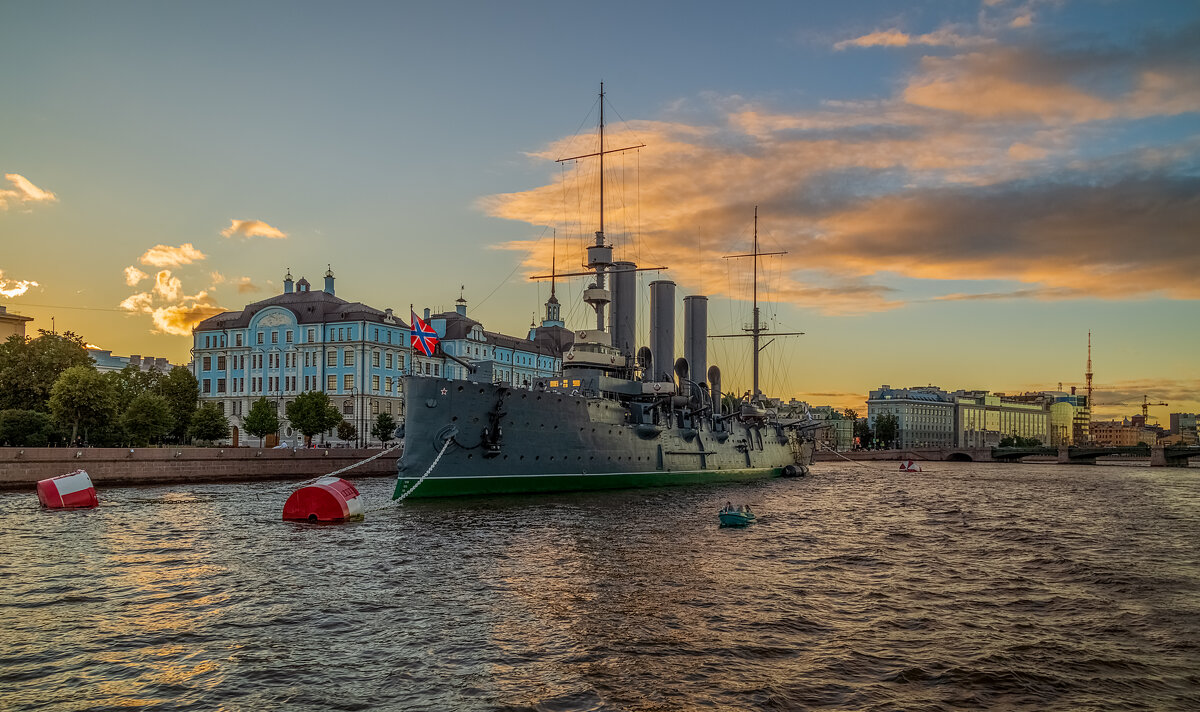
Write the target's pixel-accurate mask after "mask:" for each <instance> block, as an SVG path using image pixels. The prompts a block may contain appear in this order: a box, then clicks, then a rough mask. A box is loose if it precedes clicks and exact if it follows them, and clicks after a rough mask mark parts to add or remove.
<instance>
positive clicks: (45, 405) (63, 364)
mask: <svg viewBox="0 0 1200 712" xmlns="http://www.w3.org/2000/svg"><path fill="white" fill-rule="evenodd" d="M38 333H39V334H40V336H38V337H37V338H29V337H27V336H25V337H23V336H19V335H16V334H14V335H12V336H10V337H9V338H8V340H6V341H5V342H4V343H3V344H0V408H3V409H7V408H19V409H23V410H38V411H42V412H46V411H48V410H49V409H50V389H51V388H53V387H54V383H55V382H56V381H57V380H58V377H59V376H60V375H62V373H63V372H64V371H66V370H67V369H69V368H71V367H73V366H91V365H92V357H91V356H89V355H88V352H87V349H86V348H85V347H84V341H83V339H82V338H81V337H80V336H78V335H76V334H75V333H74V332H71V331H64V332H63V333H61V334H57V333H52V332H49V331H46V330H45V329H38Z"/></svg>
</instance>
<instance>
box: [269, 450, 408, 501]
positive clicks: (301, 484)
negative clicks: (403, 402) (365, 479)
mask: <svg viewBox="0 0 1200 712" xmlns="http://www.w3.org/2000/svg"><path fill="white" fill-rule="evenodd" d="M400 445H401V443H399V442H397V443H396V444H395V445H393V446H391V447H389V448H387V449H386V450H380V451H379V452H377V453H375V454H374V455H372V456H370V457H368V458H367V459H365V460H359V461H358V462H355V463H353V464H350V465H346V466H345V467H343V468H342V469H340V470H334V471H333V472H330V473H329V474H327V475H317V476H316V477H310V478H309V479H307V480H304V481H303V482H298V483H296V484H294V485H288V487H291V488H292V489H300V488H301V487H304V486H305V485H311V484H312V483H314V482H316V481H317V480H319V479H321V478H323V477H336V476H338V475H340V474H342V473H343V472H349V471H350V470H353V469H354V468H356V467H359V466H361V465H365V464H367V463H368V462H371V461H372V460H377V459H379V458H381V457H383V456H384V455H386V454H388V453H389V452H391V451H392V450H395V449H396V448H398V447H400Z"/></svg>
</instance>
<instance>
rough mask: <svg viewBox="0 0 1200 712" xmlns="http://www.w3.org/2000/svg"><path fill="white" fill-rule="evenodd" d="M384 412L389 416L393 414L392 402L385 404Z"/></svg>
mask: <svg viewBox="0 0 1200 712" xmlns="http://www.w3.org/2000/svg"><path fill="white" fill-rule="evenodd" d="M383 412H385V413H387V414H389V415H390V414H391V412H392V402H391V401H384V402H383Z"/></svg>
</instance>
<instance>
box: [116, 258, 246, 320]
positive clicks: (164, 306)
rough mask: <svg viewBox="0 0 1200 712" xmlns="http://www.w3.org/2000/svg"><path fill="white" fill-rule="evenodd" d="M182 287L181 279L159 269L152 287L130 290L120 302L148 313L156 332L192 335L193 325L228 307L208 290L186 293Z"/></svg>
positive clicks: (126, 307) (140, 311) (128, 307)
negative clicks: (136, 290) (140, 290)
mask: <svg viewBox="0 0 1200 712" xmlns="http://www.w3.org/2000/svg"><path fill="white" fill-rule="evenodd" d="M164 275H166V276H165V277H164ZM180 289H181V285H180V284H179V280H177V279H174V278H172V277H171V275H170V273H169V272H165V271H164V272H160V273H159V275H158V281H157V282H156V284H155V288H154V289H153V290H152V291H149V292H141V293H138V294H131V295H129V296H128V297H126V298H125V299H124V300H122V301H121V304H120V306H121V308H122V309H125V310H126V311H129V312H134V313H140V314H149V315H150V318H151V320H152V321H153V323H154V329H153V330H152V331H153V333H158V334H173V335H176V336H190V335H191V333H192V327H193V326H195V325H196V324H198V323H200V322H201V321H204V320H205V319H207V318H208V317H210V316H214V315H216V314H220V313H221V312H223V311H225V310H224V309H222V308H221V306H220V305H219V304H217V302H216V301H215V300H214V299H213V298H212V297H211V296H209V294H208V292H205V291H201V292H198V293H196V294H194V295H185V294H182V292H181V291H180ZM164 301H169V302H174V303H163V302H164Z"/></svg>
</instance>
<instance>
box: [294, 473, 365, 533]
mask: <svg viewBox="0 0 1200 712" xmlns="http://www.w3.org/2000/svg"><path fill="white" fill-rule="evenodd" d="M362 515H363V504H362V497H361V496H360V495H359V494H358V490H357V489H355V487H354V485H352V484H350V483H349V482H347V481H346V480H343V479H341V478H338V477H322V478H321V479H319V480H317V481H316V482H314V483H312V484H311V485H308V486H306V487H301V488H300V489H298V490H296V491H295V492H292V494H291V496H290V497H288V498H287V502H285V503H284V504H283V518H284V519H290V520H301V521H310V522H344V521H346V520H347V519H357V518H360V517H362Z"/></svg>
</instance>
